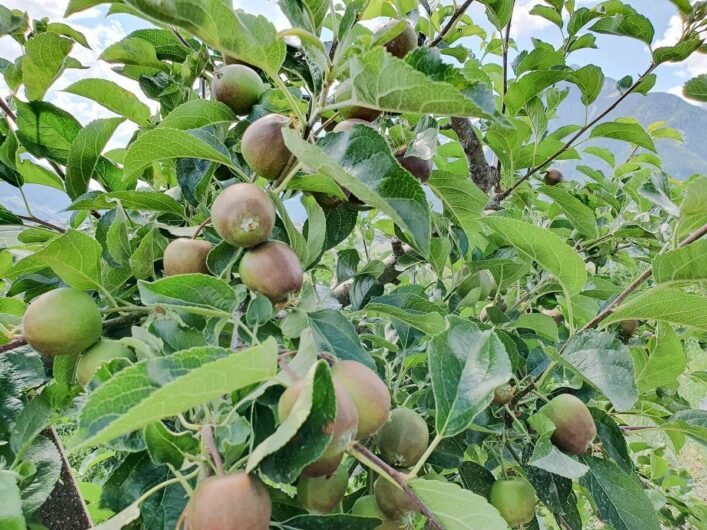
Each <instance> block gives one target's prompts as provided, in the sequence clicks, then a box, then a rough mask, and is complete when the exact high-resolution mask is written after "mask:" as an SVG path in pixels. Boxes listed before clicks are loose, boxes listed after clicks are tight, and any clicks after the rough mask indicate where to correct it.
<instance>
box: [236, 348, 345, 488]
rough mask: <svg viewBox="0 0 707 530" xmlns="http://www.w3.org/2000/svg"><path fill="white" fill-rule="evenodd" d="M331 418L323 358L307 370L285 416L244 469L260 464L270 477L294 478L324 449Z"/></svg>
mask: <svg viewBox="0 0 707 530" xmlns="http://www.w3.org/2000/svg"><path fill="white" fill-rule="evenodd" d="M335 418H336V398H335V395H334V385H333V383H332V380H331V370H330V369H329V365H328V364H327V363H326V361H319V362H318V363H316V364H315V365H314V366H312V367H311V368H310V370H309V371H308V373H307V375H306V377H305V379H304V386H303V387H302V390H301V392H300V394H299V396H298V397H297V401H296V402H295V404H294V406H293V407H292V410H291V411H290V414H289V415H288V416H287V419H285V421H283V422H282V423H281V424H280V425H279V426H278V428H277V429H276V430H275V432H274V433H273V434H271V435H270V436H269V437H268V438H266V439H265V440H263V441H262V442H261V443H260V444H259V445H258V446H257V447H256V448H255V449H254V450H253V452H252V453H251V454H250V457H249V458H248V464H247V466H246V470H247V471H248V472H251V471H253V470H254V469H255V468H256V467H258V466H259V465H260V466H261V469H262V471H263V472H264V473H265V474H266V475H267V476H268V477H269V478H270V479H271V480H274V481H277V482H284V483H290V482H292V481H294V480H295V479H296V478H297V477H298V476H299V475H300V473H301V472H302V470H303V469H304V468H305V467H306V466H307V465H309V464H311V463H312V462H314V461H315V460H316V459H317V458H319V457H320V456H321V455H322V454H323V453H324V451H325V450H326V449H327V446H328V445H329V442H330V441H331V438H332V433H331V430H327V428H326V426H327V424H330V423H331V422H333V421H334V419H335Z"/></svg>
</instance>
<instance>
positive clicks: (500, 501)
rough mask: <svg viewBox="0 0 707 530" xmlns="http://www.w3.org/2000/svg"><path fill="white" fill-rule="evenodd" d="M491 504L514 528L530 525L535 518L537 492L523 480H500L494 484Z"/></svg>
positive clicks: (490, 496) (490, 497) (490, 498)
mask: <svg viewBox="0 0 707 530" xmlns="http://www.w3.org/2000/svg"><path fill="white" fill-rule="evenodd" d="M489 502H490V503H491V504H492V505H493V506H494V507H495V508H496V509H497V510H498V512H499V513H500V514H501V517H503V518H504V519H505V520H506V522H507V523H508V524H509V525H510V526H511V527H512V528H515V527H518V526H521V525H525V524H528V523H529V522H530V521H532V520H533V518H534V517H535V504H536V498H535V490H533V487H532V486H531V485H530V483H529V482H528V481H527V480H525V479H522V478H508V479H499V480H497V481H496V482H494V483H493V485H492V486H491V491H490V493H489Z"/></svg>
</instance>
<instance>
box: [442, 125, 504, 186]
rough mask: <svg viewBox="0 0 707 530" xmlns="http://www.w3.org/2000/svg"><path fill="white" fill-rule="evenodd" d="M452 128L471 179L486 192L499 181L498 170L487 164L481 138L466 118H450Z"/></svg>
mask: <svg viewBox="0 0 707 530" xmlns="http://www.w3.org/2000/svg"><path fill="white" fill-rule="evenodd" d="M450 124H451V126H452V130H454V132H455V133H457V138H459V143H460V144H461V146H462V149H463V150H464V154H465V155H466V160H467V162H468V164H469V172H470V174H471V180H472V181H473V182H474V184H476V185H477V186H478V187H479V188H481V189H482V190H483V191H485V192H486V193H488V192H489V191H491V189H493V187H494V186H495V185H496V184H497V183H498V181H499V172H498V170H497V169H496V168H495V167H492V166H491V165H489V163H488V162H487V161H486V155H485V154H484V147H483V145H482V144H481V140H479V137H478V136H476V131H475V130H474V127H473V125H472V124H471V122H470V121H469V120H468V119H467V118H454V117H453V118H451V119H450Z"/></svg>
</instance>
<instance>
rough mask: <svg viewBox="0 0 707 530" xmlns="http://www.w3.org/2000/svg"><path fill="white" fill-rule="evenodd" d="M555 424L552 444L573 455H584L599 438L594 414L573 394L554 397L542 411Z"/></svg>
mask: <svg viewBox="0 0 707 530" xmlns="http://www.w3.org/2000/svg"><path fill="white" fill-rule="evenodd" d="M540 411H541V412H542V413H543V414H544V415H545V416H547V417H548V418H550V420H551V421H552V423H554V424H555V431H554V432H553V433H552V443H553V444H555V445H556V446H557V447H558V448H559V449H560V450H562V451H564V452H565V453H568V454H571V455H583V454H584V453H586V452H587V450H588V449H589V446H590V445H591V443H592V441H593V440H594V438H596V436H597V427H596V425H595V424H594V418H592V413H591V412H589V409H588V408H587V406H586V405H585V404H584V403H583V402H582V401H581V400H580V399H579V398H577V397H575V396H573V395H572V394H560V395H559V396H556V397H554V398H553V399H552V400H551V401H550V402H549V403H548V404H547V405H545V406H544V407H543V408H542V409H541V410H540Z"/></svg>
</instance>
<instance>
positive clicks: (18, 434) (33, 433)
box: [10, 392, 52, 461]
mask: <svg viewBox="0 0 707 530" xmlns="http://www.w3.org/2000/svg"><path fill="white" fill-rule="evenodd" d="M51 415H52V408H51V406H50V404H49V401H48V400H47V394H46V393H45V392H43V393H42V394H40V395H38V396H37V397H35V398H34V399H33V400H32V401H30V402H29V403H27V405H26V406H25V407H24V408H23V409H22V411H21V412H20V414H19V415H18V416H17V419H16V421H15V425H14V427H13V428H12V433H11V436H10V448H11V449H12V451H13V452H14V453H15V460H16V461H21V460H22V457H23V456H24V453H25V451H27V449H29V446H30V445H32V442H34V440H35V439H36V438H37V436H38V435H39V433H40V432H42V431H43V430H44V429H45V428H46V426H47V425H48V424H49V419H50V418H51Z"/></svg>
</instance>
